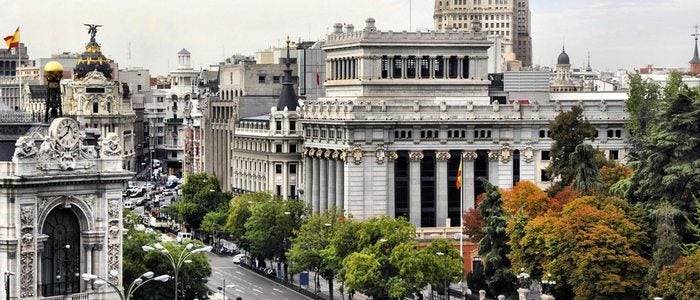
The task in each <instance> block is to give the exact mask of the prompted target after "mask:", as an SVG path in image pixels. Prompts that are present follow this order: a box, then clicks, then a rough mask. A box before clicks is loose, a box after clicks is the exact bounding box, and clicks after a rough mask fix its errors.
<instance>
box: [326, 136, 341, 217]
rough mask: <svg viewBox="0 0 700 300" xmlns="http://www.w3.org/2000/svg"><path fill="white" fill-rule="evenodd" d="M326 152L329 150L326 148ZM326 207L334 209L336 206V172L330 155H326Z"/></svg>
mask: <svg viewBox="0 0 700 300" xmlns="http://www.w3.org/2000/svg"><path fill="white" fill-rule="evenodd" d="M328 153H329V154H330V153H331V152H330V150H328ZM326 159H327V160H328V209H329V210H330V209H335V210H337V209H338V208H337V207H335V202H336V201H335V195H336V192H335V188H336V184H335V181H336V177H335V176H336V174H335V168H336V167H335V160H334V159H330V155H328V158H326Z"/></svg>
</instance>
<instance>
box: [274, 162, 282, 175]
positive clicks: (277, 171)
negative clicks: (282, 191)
mask: <svg viewBox="0 0 700 300" xmlns="http://www.w3.org/2000/svg"><path fill="white" fill-rule="evenodd" d="M275 174H282V165H279V164H277V165H275Z"/></svg>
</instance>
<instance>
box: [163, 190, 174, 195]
mask: <svg viewBox="0 0 700 300" xmlns="http://www.w3.org/2000/svg"><path fill="white" fill-rule="evenodd" d="M172 195H173V191H172V190H164V191H163V196H172Z"/></svg>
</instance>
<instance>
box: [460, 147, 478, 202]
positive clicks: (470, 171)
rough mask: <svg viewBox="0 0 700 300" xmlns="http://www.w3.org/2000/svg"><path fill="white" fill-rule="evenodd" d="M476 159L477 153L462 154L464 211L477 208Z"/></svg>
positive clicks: (466, 152)
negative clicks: (475, 186) (475, 198)
mask: <svg viewBox="0 0 700 300" xmlns="http://www.w3.org/2000/svg"><path fill="white" fill-rule="evenodd" d="M476 157H477V154H476V151H469V150H468V151H464V152H462V208H463V209H464V211H468V210H469V209H470V208H476V207H475V205H474V203H475V200H474V179H475V178H474V160H476ZM462 213H464V212H462Z"/></svg>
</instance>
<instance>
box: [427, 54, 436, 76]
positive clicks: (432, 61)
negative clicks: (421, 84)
mask: <svg viewBox="0 0 700 300" xmlns="http://www.w3.org/2000/svg"><path fill="white" fill-rule="evenodd" d="M435 60H436V58H435V57H431V56H429V57H428V71H429V72H430V78H431V79H435V62H436V61H435Z"/></svg>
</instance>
